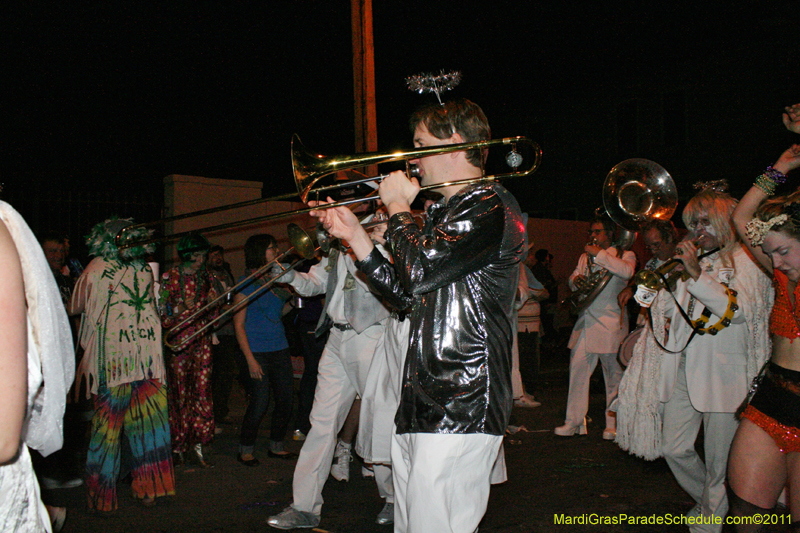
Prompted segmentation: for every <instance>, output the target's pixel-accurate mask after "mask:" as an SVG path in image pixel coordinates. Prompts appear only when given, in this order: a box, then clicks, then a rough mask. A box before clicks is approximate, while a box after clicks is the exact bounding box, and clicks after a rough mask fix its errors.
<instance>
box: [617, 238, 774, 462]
mask: <svg viewBox="0 0 800 533" xmlns="http://www.w3.org/2000/svg"><path fill="white" fill-rule="evenodd" d="M733 264H734V268H735V274H734V276H733V279H732V280H731V288H733V289H735V290H737V291H739V292H740V293H744V294H747V296H748V298H747V301H748V302H749V304H750V305H747V306H744V307H743V309H742V312H744V313H745V319H746V324H747V328H748V333H749V334H748V336H747V354H748V357H747V380H748V382H750V381H752V380H753V378H755V376H756V375H757V374H758V371H759V370H760V369H761V367H762V366H763V365H764V363H765V362H766V361H767V360H768V359H769V357H770V355H771V354H772V341H771V339H770V336H769V327H768V325H769V314H770V312H771V310H772V303H773V301H774V299H775V292H774V290H773V289H772V286H771V281H770V280H769V278H768V277H767V276H766V274H764V272H763V271H762V270H761V269H760V268H759V266H758V265H757V264H756V263H755V261H754V260H753V259H752V258H751V257H749V255H748V254H747V252H746V250H744V249H743V248H739V249H737V250H736V251H735V252H734V254H733ZM674 305H675V303H674V301H673V299H672V296H671V295H669V294H667V292H666V291H664V290H662V291H661V292H659V293H658V295H657V296H656V298H655V300H654V301H653V304H652V306H651V307H650V313H651V316H652V321H653V328H655V331H656V332H659V333H658V339H659V341H661V342H662V343H663V341H664V325H665V324H666V315H667V313H668V312H670V311H671V308H672V307H673V306H674ZM673 320H683V319H682V318H681V317H680V316H679V315H678V314H677V313H676V314H675V318H674V319H673ZM647 328H648V329H647V331H645V332H644V334H643V335H641V336H640V337H639V341H638V342H637V343H636V346H635V347H634V349H633V356H632V357H631V360H630V363H629V364H628V368H627V370H626V371H625V374H624V375H623V376H622V381H621V382H620V384H619V395H618V398H617V407H616V409H617V438H616V442H617V444H619V446H620V448H622V449H623V450H626V451H628V452H630V453H631V454H632V455H636V456H638V457H641V458H643V459H647V460H653V459H657V458H659V457H661V455H662V453H661V411H660V402H659V398H658V384H659V378H660V373H661V360H662V358H663V356H664V353H665V352H664V351H663V350H662V349H661V348H659V346H658V344H656V342H655V340H654V339H653V334H652V330H651V329H650V326H649V325H648V326H647ZM722 334H723V335H724V331H723V332H722ZM742 399H744V398H742Z"/></svg>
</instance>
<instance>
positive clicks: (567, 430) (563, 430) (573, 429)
mask: <svg viewBox="0 0 800 533" xmlns="http://www.w3.org/2000/svg"><path fill="white" fill-rule="evenodd" d="M553 433H555V434H556V435H558V436H559V437H571V436H573V435H586V433H587V431H586V422H584V423H583V424H580V425H577V426H571V425H569V424H564V425H563V426H558V427H557V428H556V429H555V430H554V431H553Z"/></svg>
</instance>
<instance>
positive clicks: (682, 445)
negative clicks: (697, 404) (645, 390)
mask: <svg viewBox="0 0 800 533" xmlns="http://www.w3.org/2000/svg"><path fill="white" fill-rule="evenodd" d="M684 361H685V359H683V358H682V360H681V364H680V367H679V370H678V377H677V380H676V381H675V389H674V390H673V392H672V397H671V398H670V400H669V401H668V402H667V403H665V404H664V415H663V421H664V425H663V430H662V431H663V435H662V443H663V444H662V449H663V452H664V458H665V459H666V460H667V464H668V465H669V468H670V470H672V474H673V475H674V476H675V479H676V480H677V481H678V484H679V485H680V486H681V488H682V489H683V490H685V491H686V492H687V493H689V496H691V497H692V498H693V499H694V501H696V502H697V503H698V504H700V510H701V512H702V513H703V515H705V516H710V515H717V516H722V517H724V516H725V515H726V514H727V512H728V497H727V495H726V493H725V475H726V472H727V464H728V451H729V450H730V448H731V442H732V441H733V435H734V434H735V433H736V429H737V427H738V426H739V422H738V421H737V420H736V417H735V416H734V414H733V413H702V412H700V411H697V410H696V409H695V408H694V407H693V406H692V403H691V401H690V400H689V391H688V389H687V387H686V367H685V365H684ZM701 423H702V424H703V443H704V448H703V450H704V456H705V463H703V461H702V460H701V459H700V456H699V455H698V454H697V451H696V450H695V441H696V440H697V434H698V432H699V431H700V424H701ZM689 529H690V531H692V532H693V533H694V532H700V531H708V532H719V531H721V530H722V526H721V525H719V526H717V525H697V526H691V527H690V528H689Z"/></svg>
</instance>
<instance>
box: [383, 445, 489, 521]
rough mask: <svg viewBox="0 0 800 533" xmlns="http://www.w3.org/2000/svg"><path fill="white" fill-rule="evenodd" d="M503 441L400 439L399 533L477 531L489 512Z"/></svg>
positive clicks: (396, 449) (396, 450)
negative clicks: (494, 472) (497, 462)
mask: <svg viewBox="0 0 800 533" xmlns="http://www.w3.org/2000/svg"><path fill="white" fill-rule="evenodd" d="M502 442H503V437H502V436H500V435H484V434H468V435H456V434H442V433H406V434H403V435H395V438H394V440H393V442H392V467H393V470H394V472H393V475H394V489H395V507H394V530H395V532H396V533H426V532H430V533H473V532H474V531H475V530H476V529H477V528H478V524H480V521H481V519H482V518H483V515H484V514H485V513H486V506H487V503H488V501H489V487H490V484H489V481H490V477H491V472H492V466H493V464H494V463H495V460H496V459H497V454H498V450H499V449H500V445H501V444H502Z"/></svg>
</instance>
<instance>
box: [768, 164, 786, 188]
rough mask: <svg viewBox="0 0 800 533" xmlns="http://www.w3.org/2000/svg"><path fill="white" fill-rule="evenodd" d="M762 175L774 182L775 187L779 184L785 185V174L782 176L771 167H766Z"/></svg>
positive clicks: (781, 173)
mask: <svg viewBox="0 0 800 533" xmlns="http://www.w3.org/2000/svg"><path fill="white" fill-rule="evenodd" d="M764 175H765V176H766V177H767V179H769V180H770V181H774V182H775V184H776V185H780V184H781V183H786V174H784V173H783V172H781V171H780V170H775V169H774V168H772V165H770V166H768V167H767V170H765V171H764Z"/></svg>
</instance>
